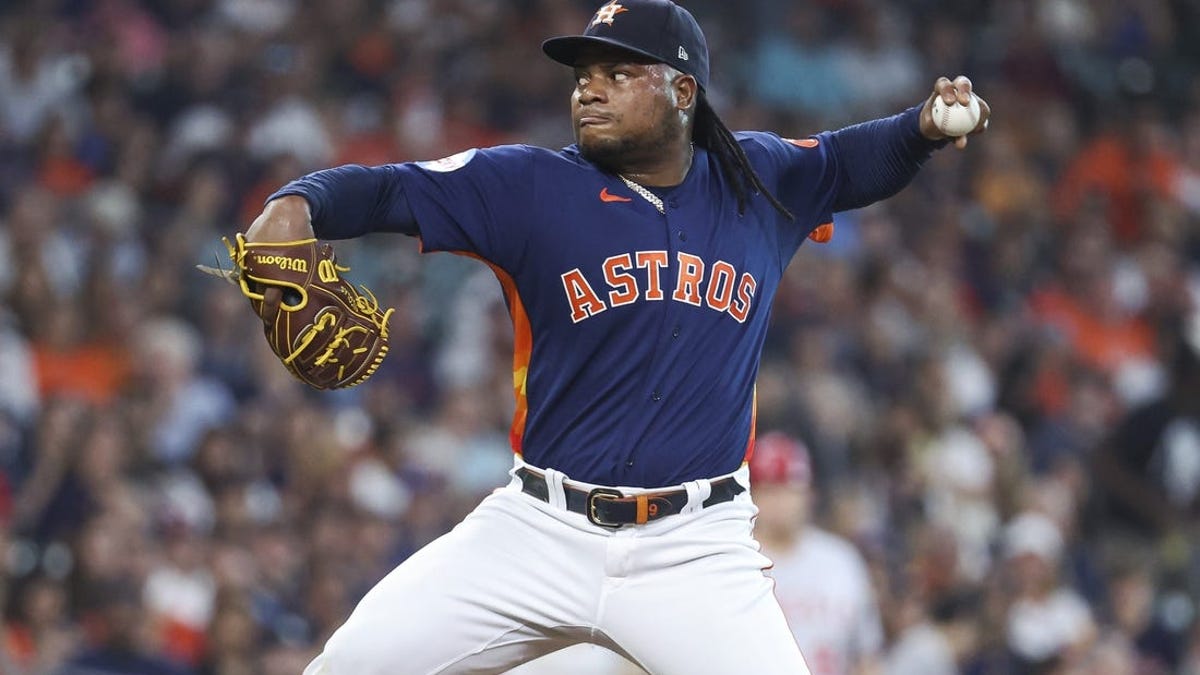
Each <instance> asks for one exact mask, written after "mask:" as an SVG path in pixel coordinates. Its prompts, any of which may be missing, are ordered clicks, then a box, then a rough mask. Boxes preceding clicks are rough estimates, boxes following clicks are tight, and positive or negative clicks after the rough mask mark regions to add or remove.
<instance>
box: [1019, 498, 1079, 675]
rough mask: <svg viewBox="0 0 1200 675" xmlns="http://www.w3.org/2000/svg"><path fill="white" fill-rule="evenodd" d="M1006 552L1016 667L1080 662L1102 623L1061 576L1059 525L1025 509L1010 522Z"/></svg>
mask: <svg viewBox="0 0 1200 675" xmlns="http://www.w3.org/2000/svg"><path fill="white" fill-rule="evenodd" d="M1003 551H1004V557H1005V561H1006V571H1007V573H1008V574H1009V575H1010V577H1011V580H1012V593H1013V595H1012V597H1011V599H1010V604H1009V608H1008V617H1007V644H1008V649H1009V652H1010V654H1011V655H1012V658H1013V666H1012V668H1013V669H1014V671H1015V672H1022V673H1023V672H1048V671H1049V669H1050V668H1052V667H1064V666H1066V667H1070V666H1073V665H1074V664H1077V663H1078V662H1079V661H1081V660H1082V659H1083V658H1084V654H1085V653H1086V650H1087V649H1088V648H1089V647H1090V646H1091V644H1092V642H1093V640H1094V639H1095V638H1096V625H1095V622H1094V620H1093V617H1092V612H1091V610H1090V609H1089V607H1088V605H1087V602H1086V601H1085V600H1084V599H1083V598H1082V597H1080V595H1079V594H1078V593H1076V592H1075V591H1073V590H1072V589H1070V588H1069V587H1068V586H1066V585H1064V584H1063V583H1062V581H1061V579H1060V576H1059V567H1060V565H1061V564H1062V553H1063V538H1062V533H1061V532H1060V530H1059V528H1058V526H1057V525H1055V524H1054V522H1053V521H1051V520H1050V519H1049V518H1047V517H1046V516H1044V515H1042V514H1040V513H1036V512H1032V511H1030V512H1024V513H1021V514H1019V515H1018V516H1016V517H1015V518H1013V519H1012V520H1011V521H1010V522H1009V523H1008V524H1006V525H1005V528H1004V538H1003ZM1035 669H1041V670H1035Z"/></svg>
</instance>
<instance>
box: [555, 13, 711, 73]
mask: <svg viewBox="0 0 1200 675" xmlns="http://www.w3.org/2000/svg"><path fill="white" fill-rule="evenodd" d="M586 44H601V45H608V46H610V47H619V48H621V49H624V50H627V51H630V52H633V53H634V54H637V55H639V56H643V57H647V58H651V59H653V60H655V61H658V62H659V63H665V64H667V65H670V66H672V67H673V68H675V69H676V70H678V71H680V72H682V73H686V74H688V75H691V76H692V77H694V78H696V82H697V83H698V84H699V85H700V88H701V89H704V90H707V89H708V44H707V43H706V42H705V40H704V33H703V32H702V31H701V30H700V25H699V24H697V23H696V19H695V18H694V17H693V16H692V15H691V14H690V13H689V12H688V11H687V10H686V9H684V8H682V7H680V6H679V5H676V4H675V3H674V2H671V0H619V1H618V0H611V2H607V3H605V4H603V5H601V6H600V7H599V9H597V10H596V14H595V15H594V16H593V17H592V20H591V21H590V22H589V23H588V25H587V28H586V30H584V31H583V34H582V35H567V36H563V37H556V38H551V39H549V40H546V41H545V42H543V43H542V51H544V52H546V55H547V56H549V57H550V58H552V59H554V60H555V61H558V62H559V63H563V64H566V65H568V66H574V65H575V62H576V58H577V57H578V55H579V51H580V49H581V48H582V47H583V46H584V45H586Z"/></svg>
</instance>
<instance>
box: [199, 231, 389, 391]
mask: <svg viewBox="0 0 1200 675" xmlns="http://www.w3.org/2000/svg"><path fill="white" fill-rule="evenodd" d="M222 241H223V242H224V243H225V246H226V248H228V249H229V257H230V259H231V260H232V261H233V269H232V270H223V269H215V268H212V267H207V266H204V265H198V267H199V268H200V269H201V271H203V272H206V273H208V274H213V275H215V276H219V277H222V278H224V279H226V280H227V281H229V282H231V283H234V284H236V285H237V286H238V287H239V288H240V289H241V291H242V295H245V296H246V297H247V298H249V300H250V306H251V307H252V308H253V309H254V312H255V313H256V314H258V315H259V317H261V318H262V320H263V324H264V332H265V334H266V337H267V344H268V345H270V347H271V350H272V351H273V352H275V355H276V356H278V357H279V360H280V361H282V362H283V365H284V367H286V368H287V369H288V372H290V373H291V374H292V375H295V376H296V377H297V378H298V379H299V380H300V381H301V382H304V383H305V384H308V385H309V386H312V387H315V388H317V389H342V388H345V387H353V386H354V385H356V384H361V383H362V382H364V381H366V379H367V378H369V377H370V376H371V375H373V374H374V373H375V371H376V370H378V368H379V365H380V364H381V363H383V358H384V357H385V356H387V352H388V320H389V319H391V316H392V313H393V312H394V311H395V310H394V309H386V310H385V309H382V308H381V307H380V306H379V300H378V299H376V297H375V294H374V293H372V292H371V291H370V290H369V289H367V287H365V286H359V287H358V288H357V289H356V288H355V287H354V286H353V285H351V284H350V283H349V282H347V281H346V280H345V279H344V278H343V277H342V276H341V274H340V273H342V272H348V271H350V268H348V267H343V266H340V265H338V264H337V262H336V261H335V258H334V255H333V247H332V246H331V245H329V244H324V245H321V246H318V245H317V240H316V239H305V240H302V241H289V242H247V241H246V239H245V237H243V236H242V235H241V234H238V235H237V236H236V237H235V239H234V241H233V242H230V241H229V240H228V239H222ZM310 270H315V271H316V274H315V275H314V274H312V273H311V272H310ZM271 289H278V291H279V302H278V309H277V310H276V306H275V304H274V303H272V302H270V301H268V299H267V296H268V294H269V291H270V290H271ZM359 290H361V291H362V292H361V293H360V292H359ZM272 295H273V294H272Z"/></svg>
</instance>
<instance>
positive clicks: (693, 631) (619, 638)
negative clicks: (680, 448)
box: [304, 459, 809, 675]
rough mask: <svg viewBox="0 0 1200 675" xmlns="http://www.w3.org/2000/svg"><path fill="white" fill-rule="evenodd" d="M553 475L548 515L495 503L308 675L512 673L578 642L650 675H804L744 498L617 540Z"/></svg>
mask: <svg viewBox="0 0 1200 675" xmlns="http://www.w3.org/2000/svg"><path fill="white" fill-rule="evenodd" d="M518 462H520V460H519V459H518ZM545 473H546V474H547V481H548V482H550V485H549V488H550V495H551V500H552V502H554V503H546V502H543V501H541V500H539V499H537V498H536V497H532V496H530V495H527V494H525V493H523V492H522V491H521V487H520V481H519V479H516V478H514V479H513V481H512V482H511V483H510V484H509V485H508V486H506V487H504V488H501V489H498V490H496V491H495V492H494V493H492V494H491V495H489V496H488V497H487V498H486V499H484V500H483V502H482V503H481V504H480V505H479V506H478V507H476V509H475V510H474V511H472V512H471V514H470V515H468V516H467V517H466V518H465V519H464V520H463V522H462V523H460V524H459V525H458V526H457V527H455V528H454V529H453V530H452V531H450V532H448V533H447V534H445V535H443V536H442V537H440V538H438V539H437V540H435V541H433V542H431V543H430V544H429V545H428V546H426V547H425V548H423V549H421V550H420V551H418V552H417V553H416V554H414V555H413V556H412V557H411V558H409V559H408V560H406V561H405V562H404V563H403V564H401V565H400V566H399V567H397V568H396V569H395V570H393V571H392V572H391V573H390V574H388V575H387V576H386V577H384V578H383V579H382V580H381V581H380V582H379V583H378V584H377V585H376V586H375V587H374V588H373V589H371V591H370V592H368V593H367V595H366V596H365V597H364V598H363V599H362V601H361V602H360V603H359V604H358V607H356V608H355V610H354V612H353V613H352V614H351V616H350V618H349V619H347V621H346V623H345V624H343V625H342V626H341V628H339V629H338V630H337V631H336V632H335V633H334V634H333V636H332V637H331V638H330V639H329V641H328V643H326V645H325V649H324V651H323V652H322V653H321V654H320V655H319V656H318V657H317V658H316V659H315V660H314V661H313V662H312V663H310V664H309V666H308V668H306V669H305V671H304V675H434V674H435V673H447V674H450V673H453V674H460V673H477V674H486V673H503V672H505V671H507V670H508V669H510V668H513V667H515V666H517V665H519V664H521V663H524V662H526V661H529V660H531V659H534V658H537V657H539V656H542V655H544V654H548V653H550V652H554V651H557V650H559V649H563V648H565V647H567V646H570V645H572V644H576V643H580V642H591V643H594V644H599V645H601V646H604V647H607V648H609V649H612V650H613V651H615V652H617V653H618V654H621V655H622V656H625V657H626V658H628V659H629V660H630V661H633V662H634V663H636V664H638V665H640V666H641V667H643V668H644V669H646V671H648V672H649V673H652V674H653V675H746V674H748V673H753V674H754V675H785V674H786V675H797V674H799V675H808V672H809V671H808V668H807V666H805V663H804V659H803V658H802V657H801V655H800V650H799V648H798V647H797V646H796V642H795V639H794V638H793V637H792V633H791V631H790V630H789V629H788V626H787V623H786V621H785V619H784V616H783V612H782V611H781V610H780V608H779V604H778V602H777V601H776V599H775V595H774V592H773V590H774V582H773V581H772V580H771V579H769V578H767V577H766V576H764V575H763V569H764V568H765V567H767V566H768V565H769V564H770V561H769V560H768V559H767V558H766V557H765V556H763V555H762V554H761V553H759V546H758V543H757V542H756V541H755V540H754V538H753V536H752V534H751V529H752V519H753V517H754V515H755V514H756V513H757V509H756V507H755V506H754V504H753V503H752V502H751V500H750V494H749V491H747V492H743V493H742V494H740V495H738V496H737V497H735V498H734V499H733V500H732V501H729V502H725V503H723V504H716V505H714V506H711V507H709V508H706V509H699V508H696V507H692V506H691V503H689V507H688V508H687V509H685V512H684V513H682V514H677V515H672V516H668V517H664V518H662V519H660V520H656V521H653V522H650V523H647V524H645V525H633V526H625V527H623V528H620V529H617V530H611V529H607V528H602V527H598V526H596V525H592V524H591V523H589V522H588V520H587V518H586V517H584V516H583V515H580V514H576V513H573V512H570V511H567V510H566V509H565V508H562V507H561V506H560V505H561V504H562V502H563V497H562V491H561V484H559V485H556V484H555V483H556V482H557V481H561V480H562V474H561V473H559V472H557V471H547V472H545ZM748 473H749V472H748V470H747V469H746V468H745V467H742V469H740V470H739V471H738V472H736V473H735V474H734V475H735V476H736V477H737V479H738V480H739V482H741V483H742V484H743V485H745V486H747V487H749V485H748V483H749V478H748ZM568 483H569V484H571V485H575V486H577V487H582V488H584V489H588V488H590V487H592V486H588V485H587V484H582V483H572V482H570V481H568ZM698 483H701V484H702V483H703V481H699V482H698ZM689 486H690V487H689V491H690V492H692V494H691V495H690V496H691V497H692V500H691V502H692V503H696V504H697V505H698V504H699V502H701V501H703V498H702V497H701V495H702V494H707V490H704V489H703V486H702V485H701V486H699V487H697V483H692V484H689ZM636 492H638V490H627V491H626V493H627V494H635V493H636ZM643 492H644V490H643Z"/></svg>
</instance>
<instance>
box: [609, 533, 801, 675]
mask: <svg viewBox="0 0 1200 675" xmlns="http://www.w3.org/2000/svg"><path fill="white" fill-rule="evenodd" d="M720 557H722V556H720V555H718V556H714V558H720ZM736 557H737V558H744V560H742V561H739V562H738V564H733V565H730V564H729V562H730V561H728V560H726V561H724V563H720V562H717V561H716V560H713V559H707V560H706V559H701V560H696V561H693V562H691V563H688V564H686V565H683V566H681V567H679V568H676V569H675V570H672V571H670V572H666V573H664V574H661V575H659V578H657V579H643V580H639V581H638V582H636V583H631V584H627V585H626V586H623V587H622V588H621V589H620V591H619V592H618V593H615V594H614V595H613V597H610V599H609V602H610V604H609V608H610V612H609V613H608V614H607V615H606V617H605V625H604V627H605V629H606V630H607V632H608V633H609V635H611V636H612V637H613V638H614V639H615V640H616V641H617V642H618V643H620V644H621V646H622V647H624V648H625V649H626V650H627V651H628V652H629V653H630V654H631V655H633V656H634V657H635V658H637V659H638V660H639V661H640V662H641V663H642V665H644V666H645V667H646V669H647V670H649V671H650V672H651V673H654V674H655V675H742V674H744V673H754V674H755V675H808V673H809V670H808V667H807V665H805V662H804V658H803V656H802V655H801V654H800V648H799V647H798V646H797V644H796V639H795V637H793V635H792V632H791V630H790V629H789V628H788V625H787V620H786V619H785V618H784V615H783V610H782V609H780V607H779V601H778V600H777V599H776V598H775V592H774V588H775V586H774V583H773V582H772V581H771V580H770V579H768V578H767V577H765V576H764V575H763V573H762V569H761V566H760V565H759V564H758V561H759V560H763V559H762V558H761V557H760V556H758V555H757V554H750V553H749V552H747V555H745V556H742V555H737V556H736Z"/></svg>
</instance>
